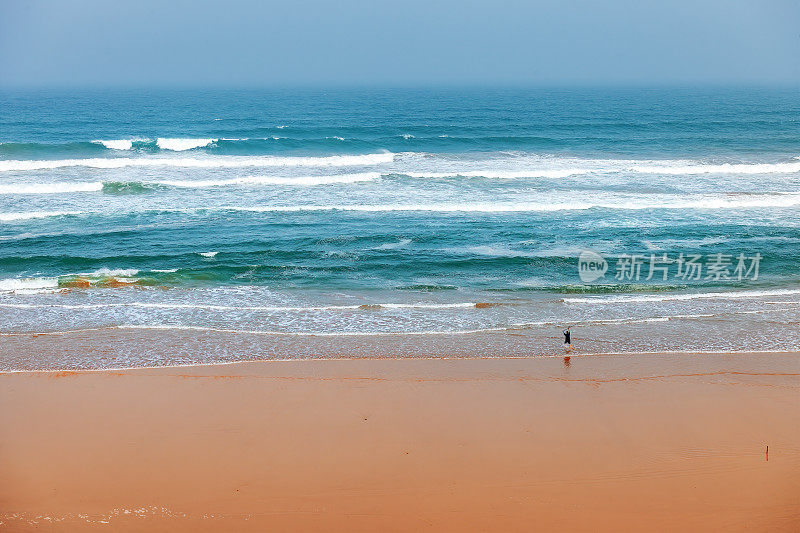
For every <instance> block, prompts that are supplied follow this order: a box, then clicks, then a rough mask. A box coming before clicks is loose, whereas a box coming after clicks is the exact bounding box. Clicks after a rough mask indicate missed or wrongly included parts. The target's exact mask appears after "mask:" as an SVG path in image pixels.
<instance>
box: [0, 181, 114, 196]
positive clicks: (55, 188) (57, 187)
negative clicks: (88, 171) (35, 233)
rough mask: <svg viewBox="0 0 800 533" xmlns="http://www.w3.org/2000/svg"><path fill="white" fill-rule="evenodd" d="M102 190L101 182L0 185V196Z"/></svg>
mask: <svg viewBox="0 0 800 533" xmlns="http://www.w3.org/2000/svg"><path fill="white" fill-rule="evenodd" d="M102 189H103V182H102V181H79V182H51V183H8V184H0V194H66V193H72V192H96V191H100V190H102Z"/></svg>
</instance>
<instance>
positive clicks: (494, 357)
mask: <svg viewBox="0 0 800 533" xmlns="http://www.w3.org/2000/svg"><path fill="white" fill-rule="evenodd" d="M658 355H661V356H671V355H677V356H681V355H701V356H729V355H741V356H751V355H795V356H798V357H800V350H758V351H754V350H742V351H737V350H729V351H724V350H709V351H702V350H685V351H679V350H668V351H653V352H643V351H639V352H597V353H585V352H572V353H566V352H565V353H563V354H536V355H508V356H503V355H487V356H449V355H448V356H440V357H436V356H396V357H374V356H365V357H303V358H289V357H287V358H278V359H242V360H234V361H212V362H198V363H186V364H174V365H152V366H126V367H107V368H44V369H30V370H0V375H3V374H33V375H36V374H47V373H63V372H75V373H102V372H126V371H129V370H159V369H171V368H194V367H216V366H231V365H250V364H261V363H265V364H269V363H290V362H323V361H494V360H523V361H524V360H527V359H564V358H569V359H573V358H584V357H592V358H596V357H636V356H658Z"/></svg>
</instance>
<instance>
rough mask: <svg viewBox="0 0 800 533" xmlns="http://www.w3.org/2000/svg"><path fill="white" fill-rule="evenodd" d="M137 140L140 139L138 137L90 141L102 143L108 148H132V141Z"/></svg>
mask: <svg viewBox="0 0 800 533" xmlns="http://www.w3.org/2000/svg"><path fill="white" fill-rule="evenodd" d="M137 140H140V139H117V140H108V141H104V140H97V141H92V142H93V143H95V144H102V145H103V146H105V147H106V148H108V149H109V150H130V149H132V148H133V143H134V141H137Z"/></svg>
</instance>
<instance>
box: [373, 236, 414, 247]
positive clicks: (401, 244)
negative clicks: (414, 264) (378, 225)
mask: <svg viewBox="0 0 800 533" xmlns="http://www.w3.org/2000/svg"><path fill="white" fill-rule="evenodd" d="M409 244H411V239H400V240H399V241H397V242H387V243H384V244H381V245H380V246H376V247H375V249H376V250H395V249H397V248H403V247H405V246H408V245H409Z"/></svg>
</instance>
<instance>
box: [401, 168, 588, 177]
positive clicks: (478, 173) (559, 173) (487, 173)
mask: <svg viewBox="0 0 800 533" xmlns="http://www.w3.org/2000/svg"><path fill="white" fill-rule="evenodd" d="M588 172H590V171H589V170H586V169H565V170H558V169H531V170H465V171H453V172H398V173H397V175H399V176H408V177H409V178H434V179H445V178H490V179H522V178H567V177H569V176H574V175H576V174H585V173H588Z"/></svg>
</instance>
